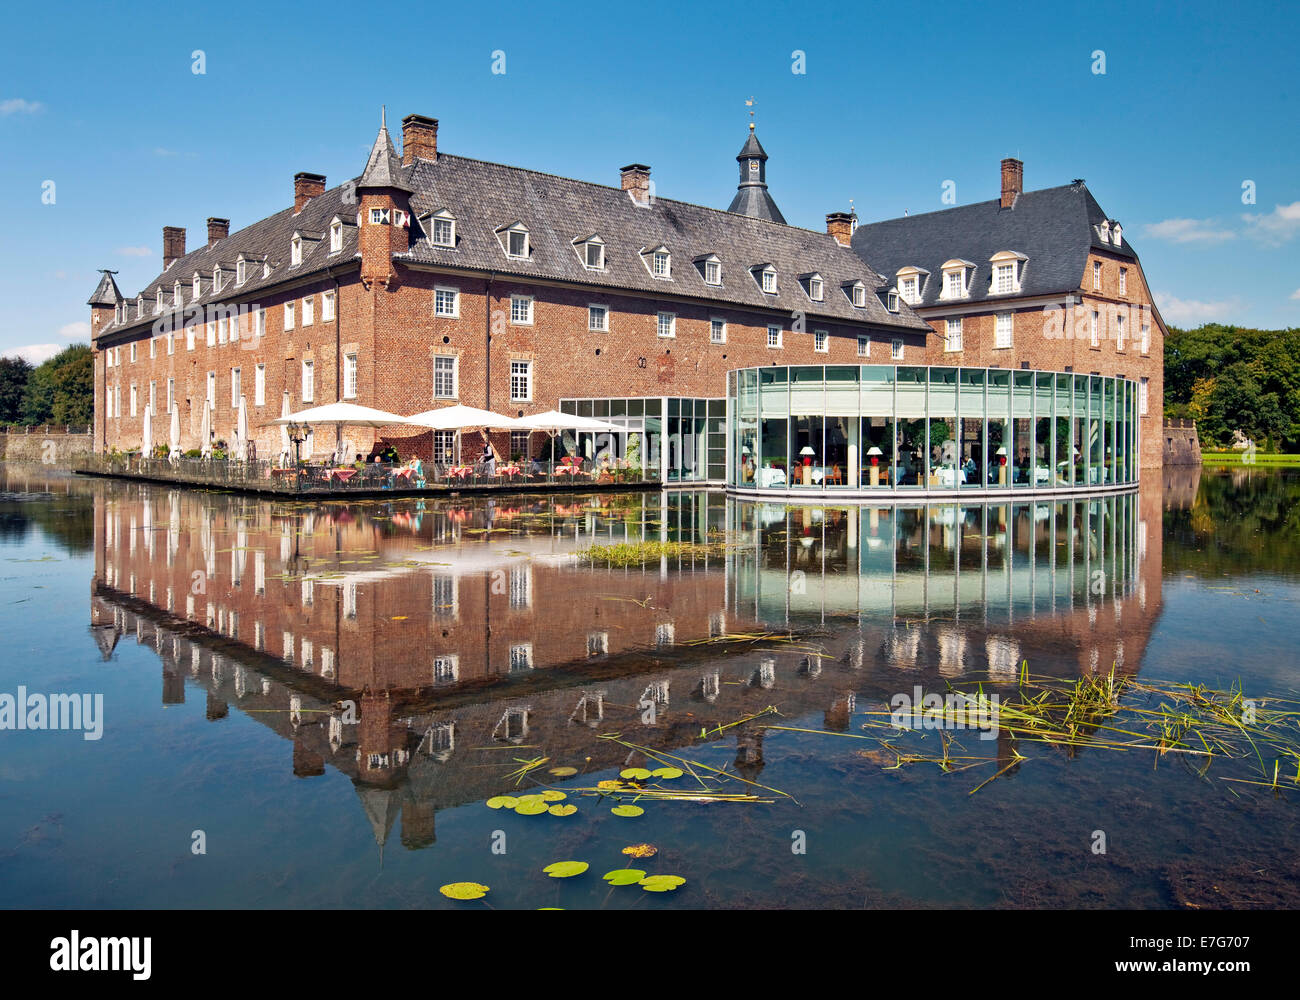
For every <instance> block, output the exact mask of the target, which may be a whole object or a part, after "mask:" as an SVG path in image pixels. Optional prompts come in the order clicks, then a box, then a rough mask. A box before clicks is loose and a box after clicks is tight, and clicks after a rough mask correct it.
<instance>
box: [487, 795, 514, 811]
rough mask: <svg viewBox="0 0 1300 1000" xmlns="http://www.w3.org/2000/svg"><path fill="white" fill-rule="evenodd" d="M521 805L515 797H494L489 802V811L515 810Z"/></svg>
mask: <svg viewBox="0 0 1300 1000" xmlns="http://www.w3.org/2000/svg"><path fill="white" fill-rule="evenodd" d="M517 805H519V800H518V799H517V798H515V797H514V796H513V795H494V796H492V798H490V799H488V800H487V807H488V808H489V809H513V808H514V807H515V806H517Z"/></svg>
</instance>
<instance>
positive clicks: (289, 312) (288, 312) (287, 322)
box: [284, 302, 294, 330]
mask: <svg viewBox="0 0 1300 1000" xmlns="http://www.w3.org/2000/svg"><path fill="white" fill-rule="evenodd" d="M293 306H294V304H293V303H292V302H286V303H285V304H284V328H285V329H286V330H292V329H293Z"/></svg>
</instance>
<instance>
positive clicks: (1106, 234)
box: [1097, 219, 1110, 243]
mask: <svg viewBox="0 0 1300 1000" xmlns="http://www.w3.org/2000/svg"><path fill="white" fill-rule="evenodd" d="M1097 228H1098V230H1099V231H1100V233H1101V241H1102V242H1103V243H1109V242H1110V222H1109V221H1108V220H1105V219H1103V220H1102V223H1101V225H1100V226H1098V227H1097Z"/></svg>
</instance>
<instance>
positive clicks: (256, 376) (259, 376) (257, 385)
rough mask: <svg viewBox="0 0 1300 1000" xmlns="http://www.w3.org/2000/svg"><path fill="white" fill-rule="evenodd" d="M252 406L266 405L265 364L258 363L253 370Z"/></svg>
mask: <svg viewBox="0 0 1300 1000" xmlns="http://www.w3.org/2000/svg"><path fill="white" fill-rule="evenodd" d="M253 405H254V406H265V405H266V363H265V362H260V363H259V364H257V365H256V366H255V367H254V368H253Z"/></svg>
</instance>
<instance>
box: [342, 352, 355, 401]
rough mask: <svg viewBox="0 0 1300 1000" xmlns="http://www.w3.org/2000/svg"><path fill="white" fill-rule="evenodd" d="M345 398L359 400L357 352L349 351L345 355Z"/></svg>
mask: <svg viewBox="0 0 1300 1000" xmlns="http://www.w3.org/2000/svg"><path fill="white" fill-rule="evenodd" d="M343 398H344V399H356V398H357V352H356V351H348V352H347V353H346V354H344V355H343Z"/></svg>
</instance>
